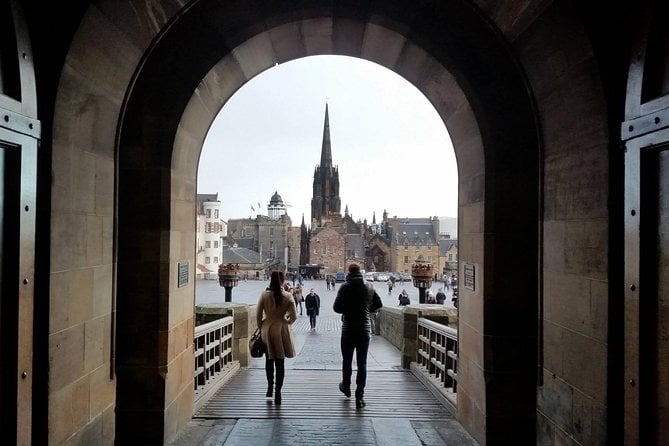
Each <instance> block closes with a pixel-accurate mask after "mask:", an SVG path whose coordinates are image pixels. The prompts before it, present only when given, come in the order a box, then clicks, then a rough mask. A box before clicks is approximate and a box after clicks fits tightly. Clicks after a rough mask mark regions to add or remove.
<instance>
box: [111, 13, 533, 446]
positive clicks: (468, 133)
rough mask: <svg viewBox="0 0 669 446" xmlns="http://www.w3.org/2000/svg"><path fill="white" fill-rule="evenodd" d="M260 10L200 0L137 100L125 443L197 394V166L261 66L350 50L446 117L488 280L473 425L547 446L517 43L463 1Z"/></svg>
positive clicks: (469, 382) (153, 53) (120, 228)
mask: <svg viewBox="0 0 669 446" xmlns="http://www.w3.org/2000/svg"><path fill="white" fill-rule="evenodd" d="M257 6H258V5H256V7H253V8H251V7H248V6H246V5H244V4H242V3H239V4H238V3H234V4H231V3H225V4H221V3H220V2H217V1H213V0H202V1H199V2H195V3H192V4H191V5H190V6H189V7H188V8H186V9H184V11H183V13H182V14H181V15H179V16H178V17H176V19H175V20H173V21H172V22H171V23H170V25H169V26H167V27H165V31H164V32H163V33H162V34H161V35H160V36H159V38H157V39H155V40H154V44H153V46H152V47H151V48H150V50H149V51H148V52H147V53H146V54H145V55H144V58H143V63H142V64H141V66H140V67H139V68H138V71H137V72H136V75H135V77H134V80H133V82H132V87H131V89H130V90H129V92H128V94H127V96H126V100H125V105H124V108H123V111H122V119H121V120H120V126H119V129H118V168H117V169H118V186H117V194H118V224H117V234H118V251H117V252H118V270H117V294H118V306H117V312H118V321H117V348H118V350H117V355H116V358H117V367H116V369H117V373H118V375H117V376H118V383H117V399H116V416H117V419H116V441H118V442H124V441H126V440H128V439H132V440H137V439H138V438H143V439H147V440H150V441H153V440H159V441H162V440H163V435H165V434H164V433H165V431H166V428H165V423H166V422H167V421H166V419H167V418H170V417H173V416H174V417H177V418H179V419H180V417H183V411H180V415H179V416H177V415H170V414H168V412H169V411H170V410H171V409H170V406H174V404H173V403H174V402H175V401H180V402H181V404H182V405H183V404H186V401H187V400H188V397H189V393H188V389H187V387H188V386H187V381H186V380H184V381H182V382H180V383H179V384H178V385H175V384H173V383H171V382H170V380H171V379H173V377H174V375H173V373H174V372H173V371H172V370H171V368H170V367H169V366H168V365H170V364H174V363H175V361H183V363H184V364H185V363H187V362H188V357H189V354H190V355H191V357H192V352H191V351H190V348H191V346H190V345H189V342H188V340H189V338H188V335H187V334H186V339H187V342H185V343H184V342H183V336H184V333H186V331H185V328H184V327H187V326H188V317H187V316H185V315H186V314H187V310H186V308H187V307H188V305H184V302H186V303H187V304H189V305H190V308H191V311H192V298H193V297H192V296H193V291H192V289H190V290H185V289H179V288H178V287H177V280H176V271H177V264H178V263H179V262H184V261H188V260H189V259H190V260H191V263H192V259H193V257H194V252H192V251H193V249H192V246H194V243H190V244H189V241H192V238H193V233H194V229H193V227H194V217H193V216H194V206H195V205H194V201H195V184H196V170H197V160H198V158H199V152H200V150H201V147H202V141H203V139H204V136H205V134H206V130H207V129H208V127H209V125H210V123H211V121H212V120H213V119H214V117H215V115H216V113H217V112H218V110H219V109H220V107H222V105H223V104H224V103H225V100H227V98H228V97H229V96H230V95H231V94H232V93H234V91H235V90H236V89H237V88H239V87H240V86H241V85H243V83H244V82H246V81H247V80H248V79H249V78H251V77H252V76H254V75H255V74H257V73H258V72H259V71H262V70H263V69H266V68H268V67H270V66H272V65H273V64H275V63H280V62H283V61H286V60H291V59H294V58H297V57H302V56H307V55H313V54H340V55H348V56H353V57H362V58H365V59H368V60H371V61H374V62H377V63H379V64H381V65H384V66H386V67H388V68H390V69H392V70H393V71H395V72H397V73H398V74H400V75H402V76H404V77H405V78H406V79H407V80H409V81H410V82H412V83H413V84H414V85H416V86H417V87H418V88H419V89H420V90H421V91H422V92H423V93H424V94H425V95H426V96H427V97H428V98H429V99H430V101H431V102H432V103H433V104H434V105H435V108H436V109H437V111H438V112H439V113H440V115H441V117H442V119H443V120H444V122H445V123H446V126H447V128H448V130H449V133H450V134H451V136H452V140H453V144H454V148H455V152H456V157H457V160H458V169H459V177H460V185H459V202H460V204H459V221H460V229H459V231H458V232H459V234H460V240H461V241H462V243H461V248H460V259H461V263H469V264H470V265H473V266H474V267H475V270H476V272H477V273H476V279H475V286H474V287H473V288H474V289H472V290H463V291H462V294H461V300H462V305H461V308H460V312H461V320H460V339H461V347H460V348H461V350H460V351H461V356H462V358H461V361H462V364H463V372H462V380H461V381H460V387H459V389H460V392H461V395H462V396H460V395H459V401H460V402H459V407H458V411H459V414H458V418H459V420H460V421H461V422H462V423H463V425H464V426H465V427H466V428H467V429H468V430H469V431H470V432H471V433H472V434H473V435H474V436H475V437H476V438H478V439H480V440H484V439H485V438H491V437H497V438H505V437H509V436H511V437H513V438H514V439H520V441H521V442H530V441H531V442H533V441H534V440H535V432H534V431H535V416H536V409H535V385H536V370H537V367H536V365H537V363H538V358H537V317H538V310H537V308H538V305H537V301H538V294H539V292H538V289H539V285H538V278H539V271H540V264H539V263H538V260H537V259H538V258H540V256H539V225H538V221H540V215H539V209H540V202H541V196H540V190H541V184H540V177H541V173H540V160H541V153H540V140H539V136H538V135H539V131H538V127H537V119H536V113H535V111H534V106H533V102H532V98H531V96H530V93H529V88H528V87H527V84H526V81H525V78H524V74H523V73H522V71H521V70H520V69H519V65H518V64H517V63H516V61H515V59H514V57H513V55H512V54H511V52H510V51H509V49H508V47H507V45H506V43H505V42H504V41H503V39H502V38H501V36H500V35H499V33H498V32H497V31H496V30H495V28H494V27H493V26H491V25H490V24H489V23H488V22H487V21H486V20H484V19H483V15H482V14H480V13H479V12H478V11H477V9H476V8H475V7H474V6H472V5H468V4H465V3H464V2H459V1H454V0H453V1H443V2H439V3H438V4H431V5H429V6H417V5H415V4H414V2H410V1H394V2H387V3H383V4H361V5H359V4H353V3H351V4H346V5H341V6H337V7H332V5H331V4H329V3H324V2H320V1H307V2H301V3H299V4H292V3H291V4H285V3H284V2H278V1H270V2H265V3H263V5H262V6H260V7H257ZM141 253H152V255H151V256H148V255H142V254H141ZM501 253H505V255H504V256H502V255H501ZM514 277H522V278H523V280H522V281H516V280H513V278H514ZM191 318H192V315H191ZM510 320H511V321H514V323H513V324H509V323H508V322H509V321H510ZM138 333H141V336H139V337H138V336H137V335H138ZM190 336H191V337H192V333H191V335H190ZM190 341H192V339H190ZM509 351H516V352H519V354H517V355H509V354H508V353H509ZM171 374H172V375H171ZM184 383H185V384H184ZM177 387H178V389H176V388H177ZM191 392H192V391H191ZM460 392H459V393H460ZM140 419H141V420H142V421H141V423H139V422H138V420H140ZM509 438H510V437H509Z"/></svg>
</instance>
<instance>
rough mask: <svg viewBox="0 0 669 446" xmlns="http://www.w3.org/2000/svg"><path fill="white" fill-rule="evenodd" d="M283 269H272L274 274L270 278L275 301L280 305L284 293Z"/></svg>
mask: <svg viewBox="0 0 669 446" xmlns="http://www.w3.org/2000/svg"><path fill="white" fill-rule="evenodd" d="M284 279H285V277H284V275H283V271H272V275H271V276H270V279H269V289H270V290H272V294H273V295H274V303H275V304H276V306H277V307H278V306H279V304H280V303H281V296H282V295H283V294H282V293H283V282H284Z"/></svg>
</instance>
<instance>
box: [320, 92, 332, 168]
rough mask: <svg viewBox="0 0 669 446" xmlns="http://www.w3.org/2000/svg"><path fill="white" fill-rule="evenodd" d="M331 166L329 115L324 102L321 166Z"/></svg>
mask: <svg viewBox="0 0 669 446" xmlns="http://www.w3.org/2000/svg"><path fill="white" fill-rule="evenodd" d="M331 166H332V147H331V146H330V117H329V115H328V104H327V102H326V103H325V124H324V125H323V146H322V148H321V168H325V167H331Z"/></svg>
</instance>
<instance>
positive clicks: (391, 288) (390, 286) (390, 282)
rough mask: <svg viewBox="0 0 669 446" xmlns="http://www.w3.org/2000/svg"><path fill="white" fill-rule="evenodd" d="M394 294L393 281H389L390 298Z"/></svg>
mask: <svg viewBox="0 0 669 446" xmlns="http://www.w3.org/2000/svg"><path fill="white" fill-rule="evenodd" d="M392 292H393V281H392V280H390V279H388V296H390V295H391V294H392Z"/></svg>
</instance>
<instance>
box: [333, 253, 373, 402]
mask: <svg viewBox="0 0 669 446" xmlns="http://www.w3.org/2000/svg"><path fill="white" fill-rule="evenodd" d="M382 306H383V304H382V303H381V298H380V297H379V295H378V294H377V293H376V291H375V290H374V287H372V286H371V285H369V284H367V283H366V282H365V280H364V278H363V277H362V274H361V273H360V267H359V266H358V265H355V264H351V265H350V266H349V267H348V275H347V276H346V283H344V284H343V285H342V286H340V287H339V292H338V293H337V297H336V298H335V301H334V311H335V312H336V313H340V314H341V315H342V317H341V319H342V326H341V355H342V361H343V364H342V375H343V380H342V382H340V383H339V390H340V391H341V392H342V393H343V394H344V395H346V397H350V396H351V375H352V374H353V367H352V362H353V351H354V350H355V353H356V358H355V359H356V362H357V364H358V373H357V375H356V378H355V384H356V390H355V407H356V408H358V409H362V408H363V407H365V400H364V399H363V396H364V393H365V384H366V382H367V351H368V350H369V341H370V338H371V334H370V329H371V324H370V322H369V317H370V314H371V313H373V312H375V311H377V310H379V309H380V308H381V307H382Z"/></svg>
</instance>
